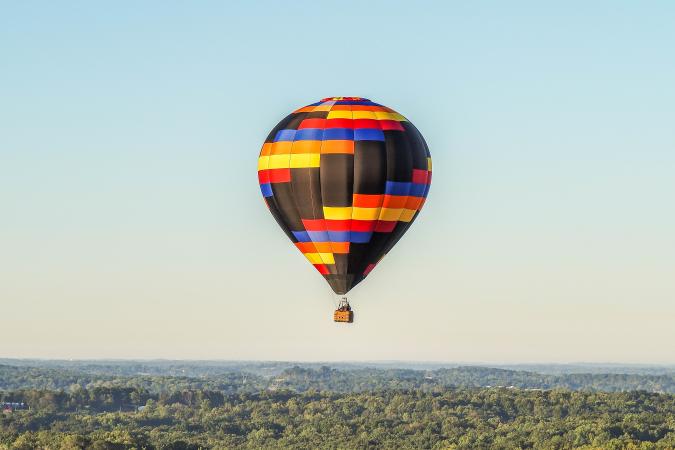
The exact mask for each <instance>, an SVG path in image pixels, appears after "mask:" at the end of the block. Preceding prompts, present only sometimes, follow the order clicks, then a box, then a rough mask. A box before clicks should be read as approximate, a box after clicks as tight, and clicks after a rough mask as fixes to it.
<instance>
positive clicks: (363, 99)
mask: <svg viewBox="0 0 675 450" xmlns="http://www.w3.org/2000/svg"><path fill="white" fill-rule="evenodd" d="M340 100H347V101H353V102H369V101H370V100H368V99H367V98H363V97H326V98H322V99H321V101H322V102H337V101H340Z"/></svg>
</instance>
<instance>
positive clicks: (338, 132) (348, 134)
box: [323, 128, 354, 141]
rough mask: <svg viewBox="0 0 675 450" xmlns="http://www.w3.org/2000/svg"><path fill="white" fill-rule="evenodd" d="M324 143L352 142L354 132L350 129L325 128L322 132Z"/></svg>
mask: <svg viewBox="0 0 675 450" xmlns="http://www.w3.org/2000/svg"><path fill="white" fill-rule="evenodd" d="M323 140H324V141H353V140H354V130H352V129H351V128H326V129H325V130H323Z"/></svg>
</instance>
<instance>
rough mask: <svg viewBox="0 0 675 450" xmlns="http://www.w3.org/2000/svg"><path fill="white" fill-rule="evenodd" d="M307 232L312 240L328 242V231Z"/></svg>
mask: <svg viewBox="0 0 675 450" xmlns="http://www.w3.org/2000/svg"><path fill="white" fill-rule="evenodd" d="M307 234H308V235H309V238H310V239H311V240H312V242H328V232H326V231H308V232H307Z"/></svg>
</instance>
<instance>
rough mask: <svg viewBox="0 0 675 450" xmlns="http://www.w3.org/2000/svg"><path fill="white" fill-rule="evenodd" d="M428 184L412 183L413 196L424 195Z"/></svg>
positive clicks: (411, 191) (411, 192)
mask: <svg viewBox="0 0 675 450" xmlns="http://www.w3.org/2000/svg"><path fill="white" fill-rule="evenodd" d="M427 186H428V184H420V183H412V186H411V187H410V193H408V195H411V196H413V197H424V191H426V189H427Z"/></svg>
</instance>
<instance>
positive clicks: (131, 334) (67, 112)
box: [0, 0, 675, 364]
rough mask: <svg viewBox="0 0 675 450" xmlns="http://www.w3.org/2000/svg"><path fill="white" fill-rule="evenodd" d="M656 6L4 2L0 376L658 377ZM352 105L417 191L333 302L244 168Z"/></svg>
mask: <svg viewBox="0 0 675 450" xmlns="http://www.w3.org/2000/svg"><path fill="white" fill-rule="evenodd" d="M673 23H675V4H674V3H673V2H670V1H652V2H628V1H596V2H585V1H570V2H536V1H531V2H525V1H513V2H489V1H476V2H459V1H452V2H440V1H439V2H425V1H420V2H411V1H408V2H397V1H391V0H389V1H372V2H361V1H340V2H317V1H298V2H272V1H258V2H243V1H241V2H235V1H232V2H220V1H197V2H180V1H144V2H132V1H118V2H109V3H100V2H87V1H81V2H77V1H65V2H48V1H43V2H38V1H30V0H29V1H23V2H3V3H2V4H1V5H0V55H1V58H0V357H25V358H28V357H31V358H32V357H39V358H170V359H246V360H253V359H264V360H307V361H317V360H318V361H334V360H351V361H364V360H371V361H372V360H414V361H441V362H493V363H514V362H579V361H583V362H623V363H657V364H661V363H669V364H672V363H675V350H674V348H675V345H674V343H675V325H674V324H675V208H673V198H674V197H675V176H674V173H675V82H674V81H673V80H675V54H674V53H673V47H674V46H675V28H674V27H673V26H672V24H673ZM329 96H363V97H367V98H370V99H372V100H373V101H375V102H378V103H382V104H384V105H387V106H389V107H392V108H394V109H395V110H397V111H399V112H400V113H402V114H403V115H405V116H406V117H408V118H409V119H410V120H411V121H412V122H413V123H414V124H415V125H416V127H417V128H418V129H419V130H420V131H421V132H422V134H423V135H424V136H425V139H426V141H427V143H428V144H429V147H430V150H431V154H432V156H433V159H434V181H433V184H432V188H431V192H430V194H429V198H428V200H427V203H426V205H425V208H424V210H423V211H422V212H421V214H420V216H419V218H418V219H417V220H416V222H415V223H414V225H413V226H412V227H411V229H410V230H409V232H408V233H407V234H406V235H405V237H404V238H403V239H402V240H401V241H400V242H399V244H398V245H397V246H396V247H395V248H394V249H393V250H392V252H390V253H389V255H387V257H386V258H385V259H384V260H383V261H382V262H381V263H380V264H379V265H378V267H377V268H376V269H375V270H374V271H373V272H372V273H371V274H370V276H369V277H368V279H367V280H366V281H365V282H363V283H362V284H360V285H359V286H357V287H356V288H355V289H354V290H353V291H352V292H351V293H350V301H351V303H352V305H353V307H354V309H355V311H356V316H355V319H356V321H355V323H354V324H353V325H342V324H335V323H333V322H332V312H333V298H332V291H331V290H330V289H329V287H328V285H327V284H326V283H325V281H324V280H323V278H322V277H321V276H320V275H319V274H318V272H316V271H315V270H314V269H313V268H312V267H311V265H310V264H309V263H308V262H307V261H306V260H305V258H303V256H302V255H301V254H300V253H299V252H298V251H297V250H296V249H295V248H294V247H293V245H292V244H291V243H290V241H288V239H287V238H286V237H285V235H284V234H283V232H282V231H281V230H280V229H279V228H278V226H277V224H276V223H275V221H274V219H273V218H272V216H271V215H270V214H269V212H268V211H267V209H266V207H265V204H264V202H263V200H262V197H261V195H260V191H259V188H258V183H257V176H256V165H257V157H258V152H259V150H260V146H261V144H262V142H263V140H264V139H265V137H266V135H267V133H268V132H269V130H270V129H272V127H274V125H276V123H277V122H278V121H279V120H280V119H281V118H283V117H284V116H285V115H286V114H288V113H289V112H291V111H292V110H294V109H296V108H298V107H300V106H303V105H306V104H309V103H313V102H315V101H317V100H319V99H321V98H324V97H329Z"/></svg>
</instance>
